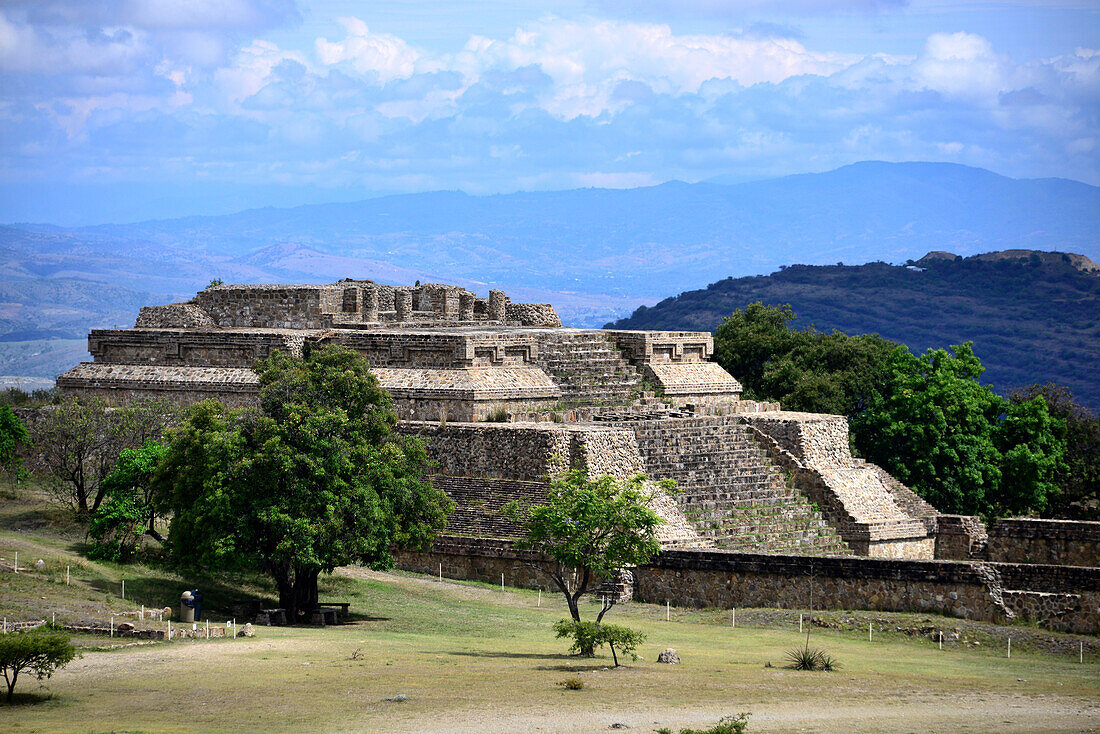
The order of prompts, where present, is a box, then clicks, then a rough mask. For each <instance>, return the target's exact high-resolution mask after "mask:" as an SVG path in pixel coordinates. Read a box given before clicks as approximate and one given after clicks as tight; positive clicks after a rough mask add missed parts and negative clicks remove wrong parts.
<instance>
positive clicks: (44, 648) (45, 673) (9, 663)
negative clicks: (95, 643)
mask: <svg viewBox="0 0 1100 734" xmlns="http://www.w3.org/2000/svg"><path fill="white" fill-rule="evenodd" d="M75 657H76V648H75V647H73V644H72V643H71V642H70V641H69V638H68V636H66V635H63V634H59V633H56V632H42V631H39V630H32V631H30V632H10V633H8V634H6V635H0V670H3V671H4V680H5V681H6V682H7V684H8V703H11V702H12V698H13V697H14V695H15V682H16V681H17V680H18V679H19V674H20V673H22V672H23V671H24V670H25V671H27V672H28V673H31V674H32V675H34V676H35V677H36V678H37V679H38V680H42V679H44V678H49V677H50V676H52V675H53V672H54V671H55V670H57V669H58V668H60V667H63V666H65V665H68V664H69V663H70V662H72V660H73V658H75Z"/></svg>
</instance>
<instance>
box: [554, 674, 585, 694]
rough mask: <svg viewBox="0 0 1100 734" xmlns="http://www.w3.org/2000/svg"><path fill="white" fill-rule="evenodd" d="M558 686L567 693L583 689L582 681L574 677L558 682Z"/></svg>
mask: <svg viewBox="0 0 1100 734" xmlns="http://www.w3.org/2000/svg"><path fill="white" fill-rule="evenodd" d="M558 685H559V686H561V687H562V688H564V689H565V690H567V691H579V690H582V689H583V688H584V681H583V680H581V679H580V678H577V677H576V676H574V677H572V678H566V679H565V680H559V681H558Z"/></svg>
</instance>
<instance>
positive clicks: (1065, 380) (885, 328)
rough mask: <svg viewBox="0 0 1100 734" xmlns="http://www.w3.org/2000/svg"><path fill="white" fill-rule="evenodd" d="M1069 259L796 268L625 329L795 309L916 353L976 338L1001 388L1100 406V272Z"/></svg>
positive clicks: (817, 321) (1041, 256)
mask: <svg viewBox="0 0 1100 734" xmlns="http://www.w3.org/2000/svg"><path fill="white" fill-rule="evenodd" d="M1095 267H1096V266H1095V263H1092V261H1091V260H1089V259H1088V258H1084V259H1079V256H1073V255H1065V256H1063V255H1062V253H1019V254H1008V255H1006V254H1004V253H990V254H987V255H981V256H976V257H969V258H957V257H955V256H953V255H951V254H950V253H929V255H928V256H927V257H925V258H922V259H921V260H920V261H919V263H917V264H916V265H915V266H912V267H906V266H895V265H888V264H886V263H882V262H876V263H869V264H867V265H860V266H841V265H828V266H811V265H793V266H790V267H785V268H782V269H780V270H779V271H778V272H775V273H772V274H771V275H768V276H757V277H752V278H726V279H725V280H721V281H718V282H717V283H713V284H711V285H710V286H708V287H707V288H705V289H702V290H694V291H687V292H685V293H681V294H680V295H678V296H675V297H673V298H666V299H665V300H663V301H661V302H660V303H658V304H657V305H656V306H653V307H652V308H646V307H644V306H643V307H641V308H639V309H638V310H637V311H635V312H634V314H633V315H632V316H630V317H629V318H626V319H621V320H619V321H616V322H615V323H614V327H615V328H620V329H705V330H712V329H714V328H715V327H716V326H717V325H718V324H719V323H720V322H721V320H722V318H723V317H725V316H727V315H729V313H730V312H732V311H733V310H734V309H736V308H741V307H743V306H744V305H745V304H748V303H752V302H754V301H763V302H764V303H769V304H777V303H789V304H791V306H792V307H793V308H794V311H795V313H796V314H797V315H798V320H797V321H796V322H795V325H796V326H799V327H804V326H809V325H812V326H814V327H816V328H817V329H819V330H822V331H831V330H833V329H839V330H841V331H844V332H848V333H851V334H862V333H878V334H881V335H882V336H884V337H886V338H887V339H892V340H894V341H898V342H901V343H903V344H906V345H908V346H909V347H910V349H912V350H913V351H914V352H918V353H919V352H922V351H924V350H925V349H928V348H930V347H938V346H947V345H949V344H958V343H961V342H963V341H968V340H972V341H973V342H974V348H975V351H976V352H977V354H978V356H979V357H980V358H981V359H982V362H983V364H985V366H986V368H987V371H986V373H985V375H984V378H983V382H988V383H992V384H993V385H994V386H995V387H996V388H997V389H998V390H1002V391H1005V390H1009V389H1011V388H1013V387H1019V386H1022V385H1027V384H1031V383H1034V382H1046V381H1048V380H1049V381H1054V382H1057V383H1059V384H1062V385H1065V386H1067V387H1069V388H1070V389H1071V390H1072V391H1073V392H1074V394H1075V395H1076V396H1077V398H1078V400H1079V401H1080V402H1081V403H1082V404H1084V405H1086V406H1088V407H1090V408H1091V409H1092V410H1100V273H1098V272H1097V271H1096V270H1094V269H1093V268H1095Z"/></svg>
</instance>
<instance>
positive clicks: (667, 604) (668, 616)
mask: <svg viewBox="0 0 1100 734" xmlns="http://www.w3.org/2000/svg"><path fill="white" fill-rule="evenodd" d="M665 621H666V622H671V621H672V612H671V604H670V602H669V601H668V600H667V599H665Z"/></svg>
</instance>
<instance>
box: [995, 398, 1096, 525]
mask: <svg viewBox="0 0 1100 734" xmlns="http://www.w3.org/2000/svg"><path fill="white" fill-rule="evenodd" d="M1037 397H1041V398H1042V399H1043V400H1044V401H1045V402H1046V404H1047V407H1048V408H1049V410H1050V414H1051V415H1052V416H1054V417H1055V418H1057V419H1058V420H1062V421H1065V422H1066V454H1065V466H1064V468H1062V469H1059V470H1057V472H1056V481H1057V484H1058V486H1059V488H1060V489H1061V492H1060V493H1059V494H1058V495H1056V496H1054V497H1053V498H1051V500H1052V501H1051V504H1050V505H1049V506H1048V507H1047V509H1046V511H1045V512H1044V513H1043V514H1044V516H1045V517H1066V518H1072V519H1076V520H1100V415H1097V414H1096V413H1093V412H1092V411H1090V410H1089V409H1088V408H1085V407H1084V406H1082V405H1080V404H1078V403H1077V401H1076V400H1074V397H1073V393H1072V392H1070V391H1069V390H1068V389H1067V388H1065V387H1062V386H1061V385H1055V384H1053V383H1049V382H1048V383H1046V384H1045V385H1030V386H1028V387H1025V388H1021V389H1019V390H1016V391H1013V392H1012V393H1011V394H1010V395H1009V399H1010V400H1011V401H1012V403H1013V404H1014V405H1019V404H1025V403H1029V402H1031V401H1033V400H1034V399H1035V398H1037Z"/></svg>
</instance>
